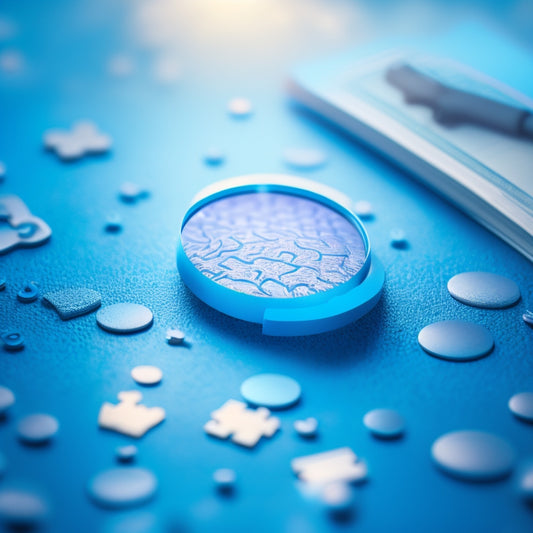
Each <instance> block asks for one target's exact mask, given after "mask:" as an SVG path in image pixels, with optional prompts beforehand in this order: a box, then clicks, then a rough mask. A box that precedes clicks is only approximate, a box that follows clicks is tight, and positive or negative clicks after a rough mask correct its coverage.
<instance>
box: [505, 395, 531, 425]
mask: <svg viewBox="0 0 533 533" xmlns="http://www.w3.org/2000/svg"><path fill="white" fill-rule="evenodd" d="M509 409H510V410H511V412H512V413H513V415H515V416H516V417H518V418H520V419H522V420H525V421H527V422H533V392H519V393H518V394H515V395H514V396H513V397H512V398H511V399H510V400H509Z"/></svg>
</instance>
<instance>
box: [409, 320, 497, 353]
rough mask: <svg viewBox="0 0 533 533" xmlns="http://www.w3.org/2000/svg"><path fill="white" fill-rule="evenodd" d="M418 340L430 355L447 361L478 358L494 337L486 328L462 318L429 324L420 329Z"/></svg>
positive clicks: (488, 347)
mask: <svg viewBox="0 0 533 533" xmlns="http://www.w3.org/2000/svg"><path fill="white" fill-rule="evenodd" d="M418 342H419V344H420V346H422V348H423V349H424V350H425V351H426V352H427V353H429V354H430V355H433V356H434V357H438V358H440V359H447V360H449V361H472V360H474V359H480V358H481V357H485V356H486V355H488V354H489V353H490V352H491V351H492V349H493V347H494V339H493V337H492V335H491V333H490V331H489V330H488V329H487V328H485V327H484V326H481V325H479V324H474V323H472V322H465V321H462V320H444V321H442V322H435V323H434V324H430V325H429V326H426V327H425V328H424V329H422V330H421V331H420V333H419V334H418Z"/></svg>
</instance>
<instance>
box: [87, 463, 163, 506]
mask: <svg viewBox="0 0 533 533" xmlns="http://www.w3.org/2000/svg"><path fill="white" fill-rule="evenodd" d="M156 489H157V479H156V477H155V476H154V474H153V473H152V472H151V471H150V470H147V469H146V468H139V467H131V466H130V467H128V468H125V467H120V468H112V469H110V470H104V471H103V472H100V473H99V474H96V475H95V476H94V477H93V478H92V479H91V480H90V481H89V484H88V486H87V491H88V493H89V496H90V497H91V499H92V500H93V501H94V502H95V503H96V504H98V505H100V506H102V507H107V508H114V509H124V508H127V507H135V506H137V505H141V504H143V503H146V502H147V501H148V500H150V499H151V498H152V497H153V496H154V494H155V492H156Z"/></svg>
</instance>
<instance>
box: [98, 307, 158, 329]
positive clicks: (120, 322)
mask: <svg viewBox="0 0 533 533" xmlns="http://www.w3.org/2000/svg"><path fill="white" fill-rule="evenodd" d="M153 320H154V315H153V314H152V311H150V309H148V308H147V307H145V306H144V305H140V304H132V303H120V304H114V305H108V306H107V307H103V308H102V309H100V310H99V311H98V312H97V313H96V322H97V323H98V325H99V326H100V327H101V328H102V329H105V330H106V331H109V332H110V333H135V332H137V331H143V330H145V329H148V328H149V327H150V326H151V325H152V322H153Z"/></svg>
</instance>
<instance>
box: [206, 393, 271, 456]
mask: <svg viewBox="0 0 533 533" xmlns="http://www.w3.org/2000/svg"><path fill="white" fill-rule="evenodd" d="M211 418H212V419H211V420H210V421H209V422H207V424H205V426H204V431H205V432H206V433H207V434H208V435H212V436H213V437H218V438H219V439H226V438H228V437H229V436H230V435H231V440H232V442H234V443H235V444H240V445H241V446H246V447H248V448H253V447H254V446H255V445H256V444H257V443H258V442H259V439H261V437H272V435H274V433H276V431H277V430H278V429H279V426H280V422H279V418H276V417H274V416H270V411H269V410H268V409H267V408H266V407H259V409H249V408H248V407H247V406H246V404H245V403H243V402H238V401H237V400H228V401H227V402H226V403H225V404H224V405H223V406H222V407H220V408H219V409H217V410H216V411H213V412H212V413H211Z"/></svg>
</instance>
